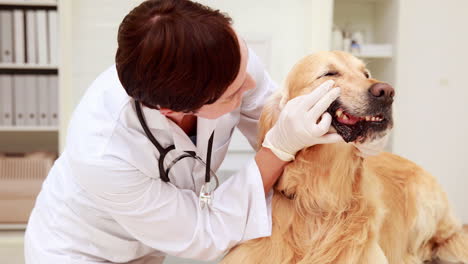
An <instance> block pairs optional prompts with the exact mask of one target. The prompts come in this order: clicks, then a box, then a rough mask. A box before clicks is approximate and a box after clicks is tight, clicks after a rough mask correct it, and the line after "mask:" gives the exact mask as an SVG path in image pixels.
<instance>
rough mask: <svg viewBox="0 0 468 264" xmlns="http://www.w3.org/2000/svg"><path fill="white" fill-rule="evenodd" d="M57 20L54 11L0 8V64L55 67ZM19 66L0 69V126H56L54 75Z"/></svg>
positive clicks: (56, 96) (55, 85)
mask: <svg viewBox="0 0 468 264" xmlns="http://www.w3.org/2000/svg"><path fill="white" fill-rule="evenodd" d="M57 23H58V21H57V10H49V9H3V10H0V65H19V66H22V65H26V66H27V65H39V66H52V67H57V65H58V25H57ZM6 68H8V67H6ZM0 69H1V68H0ZM19 69H20V70H15V71H11V70H10V71H2V72H0V127H5V126H7V127H10V126H21V127H22V126H48V127H50V126H52V127H56V126H57V125H58V101H59V99H58V76H57V74H55V73H54V74H48V73H43V72H37V73H35V72H32V73H31V71H27V72H26V71H22V70H21V67H19Z"/></svg>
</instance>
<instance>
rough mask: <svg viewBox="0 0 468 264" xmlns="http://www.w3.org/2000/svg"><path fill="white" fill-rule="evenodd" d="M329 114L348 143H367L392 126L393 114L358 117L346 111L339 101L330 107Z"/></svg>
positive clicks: (335, 126) (334, 125) (338, 131)
mask: <svg viewBox="0 0 468 264" xmlns="http://www.w3.org/2000/svg"><path fill="white" fill-rule="evenodd" d="M327 112H328V113H330V115H331V116H332V117H333V119H332V126H333V127H334V128H335V129H336V131H337V133H338V134H339V135H340V136H341V137H343V139H344V140H345V141H346V142H352V141H358V142H362V141H365V140H366V139H367V138H369V137H372V136H373V134H377V133H378V132H381V131H384V130H386V129H387V128H388V127H389V126H391V112H390V113H389V112H388V111H387V112H386V113H375V114H368V115H365V116H356V115H353V114H350V113H349V112H348V111H346V108H345V107H344V106H342V104H341V103H340V102H339V101H338V100H336V101H334V102H333V103H332V104H331V105H330V107H329V108H328V110H327Z"/></svg>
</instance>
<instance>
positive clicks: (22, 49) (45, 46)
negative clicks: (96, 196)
mask: <svg viewBox="0 0 468 264" xmlns="http://www.w3.org/2000/svg"><path fill="white" fill-rule="evenodd" d="M0 20H1V23H0V44H1V45H0V81H1V82H0V114H1V118H0V186H1V187H2V188H0V208H1V209H2V210H1V211H0V229H24V227H25V224H26V221H27V216H28V215H29V211H28V210H30V209H31V208H32V206H33V203H34V199H35V196H36V195H37V193H38V192H39V189H40V186H41V183H42V180H43V178H45V177H46V175H47V172H48V168H50V166H51V163H52V161H53V159H54V156H56V153H57V152H58V151H59V130H60V129H59V127H60V124H59V116H60V114H59V88H60V86H59V81H58V79H59V73H60V70H59V65H60V63H59V56H58V55H59V49H58V38H59V31H58V22H59V21H58V3H57V1H56V0H40V1H39V0H15V1H13V0H9V1H5V0H0ZM38 151H39V152H47V153H52V156H53V157H52V158H50V157H49V158H48V160H49V161H48V165H47V168H46V169H44V167H43V166H42V165H44V164H40V160H42V158H39V157H38V156H34V157H32V156H29V157H28V160H26V159H25V160H24V162H23V161H22V160H20V159H18V157H17V156H20V155H19V154H21V153H30V152H38ZM10 156H15V158H12V157H10ZM13 159H14V160H13ZM31 159H34V161H31ZM37 161H39V162H37ZM36 165H37V166H36ZM39 167H41V168H42V169H40V170H37V168H39ZM39 174H40V175H39ZM12 210H13V211H12ZM2 214H5V215H2ZM6 214H8V215H6ZM14 216H18V217H16V218H15V217H14ZM5 219H6V220H5ZM0 262H1V261H0Z"/></svg>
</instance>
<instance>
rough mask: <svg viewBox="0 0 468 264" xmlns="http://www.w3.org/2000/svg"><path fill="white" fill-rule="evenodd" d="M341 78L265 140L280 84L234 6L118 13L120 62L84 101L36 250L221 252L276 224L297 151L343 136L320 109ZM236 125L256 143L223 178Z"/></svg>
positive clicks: (35, 222)
mask: <svg viewBox="0 0 468 264" xmlns="http://www.w3.org/2000/svg"><path fill="white" fill-rule="evenodd" d="M332 86H333V83H325V84H324V85H322V87H320V88H319V89H317V90H316V91H314V92H313V93H311V94H308V95H304V96H302V97H300V98H299V99H297V100H296V101H295V102H296V103H294V104H289V103H288V104H287V105H286V106H285V107H284V109H283V112H282V115H281V117H280V120H279V121H278V123H277V124H276V126H275V127H274V128H273V129H271V130H270V132H269V133H268V135H267V137H266V139H265V142H263V146H260V147H259V148H257V147H256V142H255V141H256V136H257V123H258V119H259V116H260V112H261V110H262V107H263V105H264V102H265V99H266V98H267V97H268V96H269V95H270V94H271V92H272V91H273V90H274V89H275V88H276V86H275V84H274V83H273V81H272V80H271V79H270V77H269V76H268V74H267V73H266V72H265V71H264V70H263V68H262V65H261V63H260V62H259V59H258V58H257V57H256V56H255V54H254V53H253V52H252V50H250V49H248V47H247V46H246V44H245V43H244V41H243V40H242V39H241V38H240V37H239V36H238V35H237V34H236V33H235V31H234V30H233V29H232V27H231V19H230V18H229V17H227V16H226V15H225V14H222V13H220V12H219V11H217V10H212V9H210V8H208V7H205V6H202V5H200V4H197V3H193V2H190V1H188V0H148V1H145V2H143V3H142V4H140V5H139V6H138V7H136V8H135V9H133V10H132V11H131V12H130V13H129V14H128V15H127V16H126V17H125V18H124V20H123V21H122V23H121V25H120V28H119V32H118V50H117V54H116V64H115V65H113V66H112V67H110V68H109V69H108V70H106V71H105V72H104V73H102V74H101V75H100V76H99V77H98V78H97V79H96V80H95V81H94V82H93V84H92V85H91V86H90V87H89V89H88V90H87V92H86V94H85V95H84V97H83V98H82V100H81V102H80V104H79V105H78V107H77V108H76V110H75V112H74V114H73V117H72V119H71V122H70V126H69V130H68V137H67V144H66V146H65V150H64V152H63V153H62V155H61V156H60V157H59V159H58V160H57V161H56V163H55V164H54V166H53V168H52V170H51V171H50V173H49V175H48V177H47V179H46V181H45V182H44V185H43V188H42V190H41V193H40V194H39V196H38V198H37V201H36V205H35V208H34V210H33V212H32V214H31V217H30V220H29V223H28V227H27V231H26V236H25V255H26V263H47V264H50V263H61V264H62V263H162V261H163V259H164V256H165V255H166V254H170V255H175V256H180V257H184V258H192V259H201V260H211V259H215V258H217V257H219V256H220V255H222V254H223V253H224V252H225V251H226V250H228V249H229V248H231V247H232V246H234V245H236V244H237V243H240V242H242V241H245V240H248V239H253V238H258V237H263V236H269V235H270V233H271V214H270V210H271V208H270V201H269V198H270V197H271V192H270V190H271V188H272V186H273V184H274V183H275V181H276V179H277V178H278V177H279V176H280V175H281V173H282V170H283V168H284V166H285V165H286V164H287V162H288V161H290V160H292V159H294V154H295V153H296V152H297V151H299V150H300V149H302V148H304V147H308V146H311V145H314V144H324V143H331V142H337V141H341V140H342V139H341V137H339V136H338V135H337V134H328V130H329V127H330V122H331V116H330V115H329V114H327V113H325V114H323V113H324V112H325V110H326V108H328V106H329V105H330V104H331V102H332V101H333V100H335V99H336V98H337V96H338V94H339V89H338V88H334V89H332ZM319 119H320V120H321V121H320V122H317V121H318V120H319ZM235 127H238V128H239V129H240V131H241V132H242V133H243V134H244V135H245V136H246V138H247V139H248V140H249V142H250V143H251V145H252V146H253V147H254V148H255V149H256V150H257V153H256V155H255V159H253V160H252V161H251V162H249V163H248V164H246V166H244V168H242V169H241V170H240V171H239V172H238V173H237V174H235V175H234V176H232V177H231V178H229V179H228V180H226V181H225V182H224V183H223V184H221V185H219V187H218V182H217V177H216V174H215V173H214V172H215V171H216V170H217V169H218V167H219V166H220V165H221V162H222V161H223V159H224V157H225V155H226V151H227V148H228V145H229V142H230V139H231V135H232V131H233V129H234V128H235ZM217 187H218V188H217Z"/></svg>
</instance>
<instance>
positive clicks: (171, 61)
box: [116, 0, 241, 112]
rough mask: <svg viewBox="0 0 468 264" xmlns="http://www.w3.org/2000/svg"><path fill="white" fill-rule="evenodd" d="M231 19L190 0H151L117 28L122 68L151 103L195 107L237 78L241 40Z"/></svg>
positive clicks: (128, 82)
mask: <svg viewBox="0 0 468 264" xmlns="http://www.w3.org/2000/svg"><path fill="white" fill-rule="evenodd" d="M231 23H232V20H231V18H230V17H228V16H227V15H226V14H222V13H220V12H219V10H213V9H211V8H209V7H206V6H203V5H201V4H198V3H193V2H191V1H188V0H147V1H145V2H143V3H142V4H140V5H139V6H137V7H136V8H135V9H133V10H132V11H131V12H130V13H129V14H128V15H127V16H126V17H125V18H124V19H123V21H122V23H121V24H120V27H119V31H118V49H117V54H116V66H117V73H118V76H119V79H120V82H121V83H122V85H123V87H124V88H125V90H126V91H127V93H128V95H129V96H131V97H133V98H134V99H136V100H139V101H141V102H142V103H143V104H145V105H146V106H148V107H151V108H156V109H158V108H159V107H165V108H169V109H171V110H173V111H178V112H190V111H194V110H196V109H198V108H200V107H201V106H203V105H204V104H210V103H213V102H215V101H216V100H217V99H218V98H219V97H220V96H221V95H222V94H223V93H224V91H225V90H226V89H227V87H228V86H229V85H230V84H231V83H232V82H233V81H234V79H235V78H236V76H237V74H238V72H239V68H240V60H241V55H240V46H239V42H238V39H237V36H236V34H235V32H234V30H233V29H232V28H231Z"/></svg>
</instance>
